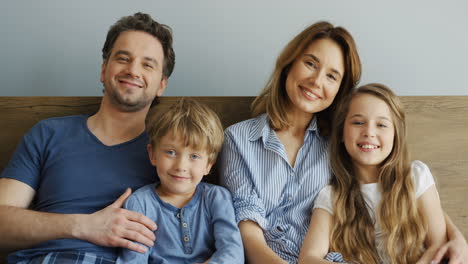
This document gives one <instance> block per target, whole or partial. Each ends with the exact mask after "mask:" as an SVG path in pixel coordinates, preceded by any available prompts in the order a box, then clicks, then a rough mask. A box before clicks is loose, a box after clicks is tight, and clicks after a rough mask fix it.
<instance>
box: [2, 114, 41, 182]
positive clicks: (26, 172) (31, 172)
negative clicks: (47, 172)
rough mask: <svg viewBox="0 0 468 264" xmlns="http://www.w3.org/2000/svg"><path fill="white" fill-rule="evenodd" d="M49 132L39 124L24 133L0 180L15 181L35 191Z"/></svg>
mask: <svg viewBox="0 0 468 264" xmlns="http://www.w3.org/2000/svg"><path fill="white" fill-rule="evenodd" d="M49 138H50V131H49V130H48V129H47V126H46V125H45V124H44V122H39V123H38V124H36V125H35V126H33V127H32V128H31V130H30V131H29V132H28V133H26V134H25V135H24V137H23V139H22V140H21V142H20V143H19V145H18V146H17V148H16V151H15V152H14V153H13V156H12V157H11V159H10V161H9V163H8V165H7V167H6V168H5V169H4V170H3V172H2V174H1V175H0V178H9V179H15V180H18V181H21V182H24V183H26V184H27V185H29V186H31V187H32V188H33V189H34V190H36V189H37V188H38V186H39V182H40V172H41V167H42V164H43V163H44V160H45V153H46V146H47V141H48V139H49Z"/></svg>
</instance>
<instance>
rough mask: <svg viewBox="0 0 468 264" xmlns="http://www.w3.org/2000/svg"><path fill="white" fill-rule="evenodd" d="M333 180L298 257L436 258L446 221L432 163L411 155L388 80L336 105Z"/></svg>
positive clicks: (399, 106)
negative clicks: (333, 254) (331, 253)
mask: <svg viewBox="0 0 468 264" xmlns="http://www.w3.org/2000/svg"><path fill="white" fill-rule="evenodd" d="M335 124H336V125H337V127H336V129H335V130H333V131H332V136H331V145H330V156H331V168H332V171H333V173H334V176H335V177H333V178H332V181H331V185H329V186H327V187H325V188H324V189H323V190H322V191H320V193H319V195H318V196H317V200H316V201H315V205H314V211H313V214H312V219H311V222H310V226H309V230H308V232H307V235H306V238H305V239H304V244H303V246H302V249H301V253H300V256H299V263H328V262H327V261H325V260H323V257H324V256H325V255H326V254H327V252H328V251H329V250H333V251H338V252H341V253H342V255H343V258H344V260H345V261H346V262H352V263H366V264H367V263H416V262H418V263H430V262H431V260H432V258H433V257H434V254H435V253H436V251H437V249H438V248H439V247H440V246H441V245H442V244H443V243H445V241H446V225H445V221H444V214H443V211H442V209H441V206H440V201H439V197H438V194H437V190H436V187H435V185H434V180H433V178H432V175H431V173H430V171H429V169H428V167H427V166H426V165H425V164H424V163H422V162H420V161H413V162H409V160H408V152H407V144H406V124H405V114H404V112H403V107H402V104H401V102H400V101H399V100H398V97H397V96H396V95H395V94H394V93H393V92H392V91H391V90H390V89H389V88H388V87H386V86H384V85H382V84H369V85H365V86H362V87H360V88H358V89H356V90H354V91H353V92H352V93H351V94H350V95H349V96H348V97H347V98H346V99H345V100H344V102H343V103H342V104H341V105H340V107H339V108H338V110H337V112H336V117H335Z"/></svg>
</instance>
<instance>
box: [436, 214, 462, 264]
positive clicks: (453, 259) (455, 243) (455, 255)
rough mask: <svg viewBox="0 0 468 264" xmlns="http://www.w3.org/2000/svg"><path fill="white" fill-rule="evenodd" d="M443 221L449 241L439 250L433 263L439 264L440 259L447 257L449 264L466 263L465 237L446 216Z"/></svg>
mask: <svg viewBox="0 0 468 264" xmlns="http://www.w3.org/2000/svg"><path fill="white" fill-rule="evenodd" d="M445 221H446V223H447V235H448V239H449V241H448V242H447V243H445V244H444V245H443V246H442V247H440V248H439V250H438V251H437V253H436V254H435V256H434V262H435V263H439V262H440V261H441V260H442V258H444V257H447V258H449V259H450V261H449V264H459V263H468V244H467V243H466V240H465V237H464V236H463V234H462V233H461V232H460V230H458V228H457V227H456V226H455V224H454V223H453V222H452V220H451V219H450V217H449V216H448V215H447V214H445Z"/></svg>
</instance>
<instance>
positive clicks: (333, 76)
mask: <svg viewBox="0 0 468 264" xmlns="http://www.w3.org/2000/svg"><path fill="white" fill-rule="evenodd" d="M327 77H328V78H329V79H331V80H333V81H336V80H337V79H336V77H335V75H333V74H328V75H327Z"/></svg>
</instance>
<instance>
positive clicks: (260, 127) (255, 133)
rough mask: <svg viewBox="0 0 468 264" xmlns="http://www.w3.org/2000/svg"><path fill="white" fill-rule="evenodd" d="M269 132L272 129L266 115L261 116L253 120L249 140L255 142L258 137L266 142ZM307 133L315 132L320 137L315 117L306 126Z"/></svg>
mask: <svg viewBox="0 0 468 264" xmlns="http://www.w3.org/2000/svg"><path fill="white" fill-rule="evenodd" d="M271 130H272V129H271V127H270V124H269V122H268V116H267V114H262V115H260V116H258V117H257V118H256V119H255V122H254V124H253V126H252V129H251V131H250V135H249V140H250V141H255V140H258V139H259V138H260V137H263V139H264V140H266V139H268V136H269V134H270V131H271ZM307 131H309V132H313V131H315V132H316V133H317V134H318V135H320V133H319V130H318V125H317V117H316V116H315V115H314V118H312V120H311V121H310V123H309V125H308V126H307Z"/></svg>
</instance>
